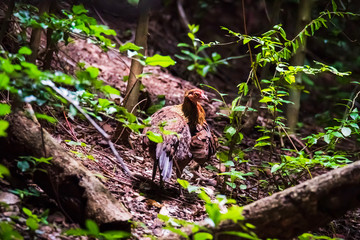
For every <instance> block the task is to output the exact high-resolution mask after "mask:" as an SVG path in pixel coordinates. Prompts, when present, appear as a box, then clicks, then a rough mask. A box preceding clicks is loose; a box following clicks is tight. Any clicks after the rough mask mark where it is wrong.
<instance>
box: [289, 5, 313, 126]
mask: <svg viewBox="0 0 360 240" xmlns="http://www.w3.org/2000/svg"><path fill="white" fill-rule="evenodd" d="M312 2H313V0H301V1H300V3H299V12H298V18H297V23H296V33H298V32H300V31H301V30H302V29H303V28H304V27H305V26H306V24H308V23H309V22H310V20H311V6H312ZM305 51H306V36H304V41H303V43H301V42H300V41H299V49H298V50H297V52H296V54H295V55H294V57H293V59H292V61H291V65H293V66H303V65H304V62H305ZM301 77H302V74H301V73H298V74H297V75H296V76H295V83H293V84H292V85H291V86H290V92H289V100H290V101H291V102H293V103H294V104H288V105H287V121H288V127H289V129H290V130H289V131H290V132H291V133H294V132H295V128H296V124H297V122H298V118H299V110H300V96H301V88H300V86H301V84H302V79H301Z"/></svg>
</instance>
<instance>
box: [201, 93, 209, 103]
mask: <svg viewBox="0 0 360 240" xmlns="http://www.w3.org/2000/svg"><path fill="white" fill-rule="evenodd" d="M201 99H202V100H206V101H209V98H208V97H207V96H206V95H205V93H202V94H201Z"/></svg>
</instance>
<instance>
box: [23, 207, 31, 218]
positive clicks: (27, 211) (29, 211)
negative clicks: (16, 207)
mask: <svg viewBox="0 0 360 240" xmlns="http://www.w3.org/2000/svg"><path fill="white" fill-rule="evenodd" d="M22 210H23V212H24V213H25V214H26V215H27V216H28V217H32V215H33V213H32V212H31V210H30V209H28V208H25V207H23V208H22Z"/></svg>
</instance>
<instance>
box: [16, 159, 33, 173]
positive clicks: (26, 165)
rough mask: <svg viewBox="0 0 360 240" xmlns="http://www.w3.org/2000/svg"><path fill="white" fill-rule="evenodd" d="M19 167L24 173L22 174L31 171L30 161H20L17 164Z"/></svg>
mask: <svg viewBox="0 0 360 240" xmlns="http://www.w3.org/2000/svg"><path fill="white" fill-rule="evenodd" d="M17 167H18V168H19V169H20V170H21V171H22V172H26V171H27V170H29V168H30V165H29V162H28V161H18V162H17Z"/></svg>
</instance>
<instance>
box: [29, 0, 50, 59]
mask: <svg viewBox="0 0 360 240" xmlns="http://www.w3.org/2000/svg"><path fill="white" fill-rule="evenodd" d="M52 1H53V0H43V1H41V2H40V6H39V16H41V15H42V14H43V13H44V12H49V8H50V5H51V2H52ZM42 30H43V29H42V28H33V29H32V32H31V38H30V49H31V51H32V53H31V55H30V56H29V58H28V61H29V62H31V63H35V62H36V59H37V56H38V52H39V47H40V41H41V32H42Z"/></svg>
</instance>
